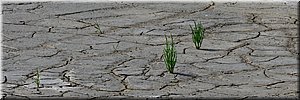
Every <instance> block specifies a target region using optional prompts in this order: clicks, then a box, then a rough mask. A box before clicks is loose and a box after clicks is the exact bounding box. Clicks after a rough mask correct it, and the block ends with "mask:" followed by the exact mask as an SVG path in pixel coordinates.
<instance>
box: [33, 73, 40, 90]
mask: <svg viewBox="0 0 300 100" xmlns="http://www.w3.org/2000/svg"><path fill="white" fill-rule="evenodd" d="M34 82H35V84H36V90H37V91H39V87H40V71H39V69H37V71H36V78H35V81H34Z"/></svg>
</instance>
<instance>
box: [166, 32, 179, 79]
mask: <svg viewBox="0 0 300 100" xmlns="http://www.w3.org/2000/svg"><path fill="white" fill-rule="evenodd" d="M165 38H166V47H165V48H164V62H165V64H166V67H167V70H168V72H170V73H173V72H174V67H175V64H176V61H177V54H176V49H175V47H174V42H173V37H172V34H171V43H170V42H169V41H168V39H167V36H166V35H165Z"/></svg>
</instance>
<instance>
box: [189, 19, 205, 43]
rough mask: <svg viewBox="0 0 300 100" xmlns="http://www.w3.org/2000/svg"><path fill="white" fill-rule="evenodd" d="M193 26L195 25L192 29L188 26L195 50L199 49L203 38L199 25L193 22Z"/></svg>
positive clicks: (202, 31)
mask: <svg viewBox="0 0 300 100" xmlns="http://www.w3.org/2000/svg"><path fill="white" fill-rule="evenodd" d="M194 24H195V27H194V28H192V26H191V25H190V27H191V30H192V34H193V35H192V39H193V42H194V44H195V47H196V49H200V47H201V44H202V40H203V38H204V28H203V26H202V24H201V23H196V22H194Z"/></svg>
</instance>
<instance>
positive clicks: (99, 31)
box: [94, 23, 103, 34]
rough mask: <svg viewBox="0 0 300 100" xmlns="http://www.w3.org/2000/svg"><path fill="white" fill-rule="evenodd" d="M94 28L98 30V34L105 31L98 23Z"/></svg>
mask: <svg viewBox="0 0 300 100" xmlns="http://www.w3.org/2000/svg"><path fill="white" fill-rule="evenodd" d="M94 28H96V33H100V34H103V31H102V30H101V28H100V25H99V24H98V23H95V25H94Z"/></svg>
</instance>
